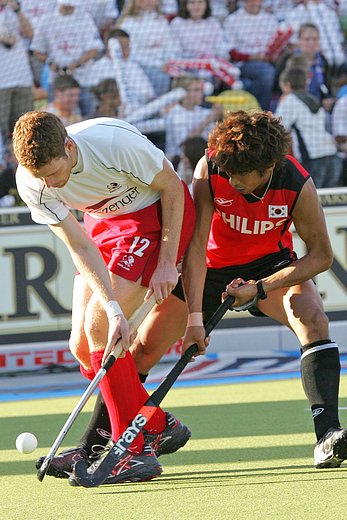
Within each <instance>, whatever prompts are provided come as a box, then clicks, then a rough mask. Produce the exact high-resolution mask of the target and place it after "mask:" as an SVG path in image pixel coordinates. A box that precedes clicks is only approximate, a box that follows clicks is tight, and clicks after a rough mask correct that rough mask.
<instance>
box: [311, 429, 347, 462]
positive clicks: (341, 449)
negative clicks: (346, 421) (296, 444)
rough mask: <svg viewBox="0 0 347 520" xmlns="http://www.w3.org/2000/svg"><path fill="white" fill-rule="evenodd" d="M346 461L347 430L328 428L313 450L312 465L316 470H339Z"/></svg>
mask: <svg viewBox="0 0 347 520" xmlns="http://www.w3.org/2000/svg"><path fill="white" fill-rule="evenodd" d="M346 459H347V430H344V429H343V428H329V430H328V431H327V432H326V434H325V435H324V436H323V437H322V438H321V439H320V441H319V442H317V444H316V447H315V449H314V465H315V467H316V468H317V469H324V468H339V467H340V466H341V463H342V462H343V461H344V460H346Z"/></svg>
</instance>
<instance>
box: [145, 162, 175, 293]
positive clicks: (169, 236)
mask: <svg viewBox="0 0 347 520" xmlns="http://www.w3.org/2000/svg"><path fill="white" fill-rule="evenodd" d="M151 188H153V190H157V191H159V193H160V199H161V211H162V236H161V244H160V253H159V259H158V265H157V267H156V269H155V271H154V273H153V276H152V279H151V282H150V286H149V290H148V291H147V294H146V296H145V299H146V300H148V299H149V297H150V296H151V294H154V296H155V299H156V301H157V302H158V303H161V302H162V300H164V299H166V298H167V297H168V296H169V294H170V293H171V291H172V289H173V288H174V287H175V286H176V284H177V281H178V271H177V267H176V258H177V252H178V246H179V239H180V234H181V229H182V222H183V211H184V190H183V186H182V183H181V181H180V179H179V177H178V176H177V174H176V172H175V171H174V170H173V168H172V166H171V165H170V163H169V162H168V161H167V160H166V159H164V162H163V169H162V171H161V172H159V173H158V174H157V175H156V176H155V178H154V180H153V182H152V184H151Z"/></svg>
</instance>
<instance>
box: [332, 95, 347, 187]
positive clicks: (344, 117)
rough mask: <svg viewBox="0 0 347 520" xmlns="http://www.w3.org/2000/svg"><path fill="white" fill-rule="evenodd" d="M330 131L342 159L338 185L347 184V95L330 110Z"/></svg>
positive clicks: (338, 100)
mask: <svg viewBox="0 0 347 520" xmlns="http://www.w3.org/2000/svg"><path fill="white" fill-rule="evenodd" d="M332 131H333V135H334V137H335V140H336V143H337V146H338V150H339V155H340V157H341V160H342V169H341V177H340V186H347V96H342V97H340V98H338V99H337V100H336V103H335V105H334V108H333V111H332Z"/></svg>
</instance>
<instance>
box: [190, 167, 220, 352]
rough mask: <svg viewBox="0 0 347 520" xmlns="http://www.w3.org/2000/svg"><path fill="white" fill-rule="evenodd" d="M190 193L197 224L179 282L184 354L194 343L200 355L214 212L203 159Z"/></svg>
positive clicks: (204, 347)
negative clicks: (184, 309)
mask: <svg viewBox="0 0 347 520" xmlns="http://www.w3.org/2000/svg"><path fill="white" fill-rule="evenodd" d="M193 190H194V202H195V207H196V224H195V229H194V234H193V238H192V240H191V242H190V245H189V246H188V249H187V252H186V254H185V256H184V261H183V269H182V280H183V286H184V292H185V297H186V301H187V305H188V312H189V317H188V326H187V330H186V334H185V338H184V342H183V351H185V350H186V349H187V348H188V347H189V346H190V345H192V344H193V343H197V344H198V347H199V354H204V353H205V350H206V342H205V329H204V327H203V322H202V296H203V291H204V283H205V277H206V247H207V241H208V236H209V232H210V227H211V220H212V215H213V210H214V208H213V203H212V199H211V193H210V189H209V185H208V173H207V163H206V159H205V157H202V158H201V159H200V161H199V162H198V164H197V166H196V169H195V172H194V178H193Z"/></svg>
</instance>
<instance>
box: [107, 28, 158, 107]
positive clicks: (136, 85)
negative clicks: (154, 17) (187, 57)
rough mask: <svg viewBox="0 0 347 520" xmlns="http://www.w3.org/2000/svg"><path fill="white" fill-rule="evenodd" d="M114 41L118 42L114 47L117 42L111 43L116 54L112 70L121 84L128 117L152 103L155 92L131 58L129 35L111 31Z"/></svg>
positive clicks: (117, 30) (110, 37)
mask: <svg viewBox="0 0 347 520" xmlns="http://www.w3.org/2000/svg"><path fill="white" fill-rule="evenodd" d="M114 39H115V40H117V41H118V45H117V46H115V45H114V43H115V42H111V43H109V45H111V47H112V45H113V49H114V52H113V53H111V54H112V56H111V59H112V60H113V67H112V68H113V69H114V70H115V73H116V76H117V79H118V81H119V83H120V84H121V85H120V88H121V92H122V95H121V98H122V103H123V105H124V112H125V115H128V114H131V112H132V111H134V110H136V109H137V108H139V107H141V106H143V105H145V104H146V103H148V102H149V101H152V99H154V98H155V92H154V88H153V85H152V83H151V82H150V80H149V78H148V76H147V75H146V73H145V72H144V70H143V68H142V67H141V66H140V65H139V64H138V63H137V62H136V61H134V59H133V58H131V55H130V46H131V41H130V36H129V34H128V33H127V32H126V31H124V30H122V29H111V31H110V32H109V41H110V40H114ZM109 45H108V47H109ZM109 54H110V53H109Z"/></svg>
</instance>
